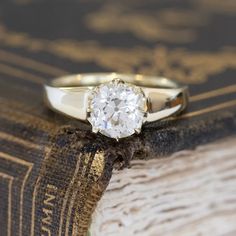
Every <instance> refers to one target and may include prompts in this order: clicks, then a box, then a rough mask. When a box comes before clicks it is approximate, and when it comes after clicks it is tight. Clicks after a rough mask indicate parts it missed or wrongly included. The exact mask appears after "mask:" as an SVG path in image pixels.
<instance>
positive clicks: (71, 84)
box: [44, 73, 188, 140]
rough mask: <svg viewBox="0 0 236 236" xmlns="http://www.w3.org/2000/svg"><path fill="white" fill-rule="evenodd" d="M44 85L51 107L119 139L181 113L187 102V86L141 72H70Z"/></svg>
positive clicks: (95, 130)
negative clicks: (145, 124)
mask: <svg viewBox="0 0 236 236" xmlns="http://www.w3.org/2000/svg"><path fill="white" fill-rule="evenodd" d="M44 88H45V93H46V101H47V104H48V106H49V107H50V108H51V109H53V110H55V111H57V112H60V113H63V114H65V115H67V116H70V117H73V118H76V119H79V120H85V121H88V122H89V123H90V124H91V125H92V131H93V132H95V133H97V132H99V133H101V134H103V135H105V136H107V137H110V138H114V139H117V140H119V139H121V138H125V137H128V136H131V135H133V134H134V133H140V132H141V128H142V125H143V124H144V123H146V122H153V121H158V120H161V119H164V118H167V117H169V116H172V115H177V114H179V113H180V112H181V111H183V110H184V109H185V108H186V106H187V103H188V89H187V87H186V86H180V85H179V84H178V83H176V82H174V81H172V80H170V79H167V78H162V77H156V76H144V75H140V74H136V75H133V74H117V73H91V74H78V75H69V76H64V77H61V78H57V79H54V80H52V81H51V82H50V83H48V84H46V85H45V86H44Z"/></svg>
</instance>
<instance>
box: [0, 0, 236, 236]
mask: <svg viewBox="0 0 236 236" xmlns="http://www.w3.org/2000/svg"><path fill="white" fill-rule="evenodd" d="M0 9H1V11H0V16H1V18H0V19H1V20H0V229H1V231H0V232H1V235H4V236H5V235H85V234H86V233H87V232H88V229H89V228H90V231H91V233H92V234H94V235H99V234H100V235H101V234H102V233H101V232H106V235H107V234H108V235H109V233H108V232H110V233H111V235H112V233H113V232H114V230H115V232H116V233H117V235H119V234H121V232H122V233H123V234H125V232H129V233H130V235H131V233H134V232H140V233H139V234H140V235H141V234H142V235H145V227H143V226H144V225H145V226H146V227H147V233H148V232H150V235H152V234H153V232H152V230H154V233H155V230H156V228H155V227H154V228H153V227H152V226H153V225H154V224H156V221H153V219H154V217H153V216H154V215H155V214H156V212H151V213H150V217H149V216H147V215H145V214H143V212H142V211H140V214H143V216H142V217H144V216H146V221H145V222H142V224H140V227H141V228H140V230H139V227H138V225H137V224H134V226H133V227H131V226H129V222H132V221H130V219H129V217H130V215H132V214H135V212H138V211H139V209H140V208H139V206H140V205H136V204H138V203H143V204H146V205H147V206H149V207H150V208H153V210H154V211H155V210H156V209H158V210H157V213H158V212H159V211H161V209H164V211H165V210H166V211H167V212H166V214H168V212H170V214H171V215H172V213H173V214H174V213H175V211H174V210H173V211H172V212H171V211H170V209H171V206H173V208H175V207H180V208H181V207H182V208H183V212H181V214H184V213H186V214H187V213H188V210H190V209H191V208H190V204H191V203H193V204H194V202H193V201H194V200H195V204H197V202H196V200H197V198H196V197H195V196H194V198H193V201H192V202H191V196H189V197H188V198H187V199H188V200H187V202H185V203H186V204H182V205H181V206H180V205H174V204H173V205H171V203H172V202H171V201H174V196H176V197H178V196H177V194H176V191H178V188H179V191H180V192H183V189H184V181H181V178H188V177H189V178H190V177H191V179H189V180H188V182H187V184H191V183H192V184H193V186H195V185H194V184H195V183H197V180H199V181H200V180H204V181H206V183H205V185H204V184H203V187H202V188H199V191H204V186H205V188H207V190H209V188H210V187H211V185H210V184H207V183H211V182H212V183H215V184H217V186H218V185H219V188H217V187H214V188H213V187H212V190H213V191H209V193H211V194H210V195H207V197H209V198H208V199H205V198H204V199H203V200H205V202H206V203H207V204H208V205H207V206H208V208H207V209H208V211H207V212H205V211H204V209H206V208H200V209H199V212H198V213H199V216H201V217H199V218H196V220H197V219H201V220H202V219H203V217H204V212H205V213H208V214H216V212H215V211H214V210H215V209H219V210H220V211H221V212H220V213H219V214H218V215H217V216H215V217H209V218H208V219H209V221H208V222H209V224H207V225H205V226H204V227H203V228H201V229H202V230H203V229H204V230H206V231H204V232H203V235H204V234H205V235H207V233H206V232H209V230H210V229H211V228H210V227H212V228H214V227H216V228H217V227H218V226H219V227H220V225H222V224H218V222H219V221H220V222H226V221H227V224H226V223H225V224H224V225H225V226H226V228H225V229H221V230H222V231H219V232H222V234H223V233H229V232H232V233H234V232H235V228H233V226H232V224H231V222H233V221H234V218H235V214H234V210H235V208H234V207H235V206H234V204H233V202H234V201H235V198H234V196H235V194H234V191H233V190H232V189H231V187H230V186H234V180H233V171H234V165H235V164H234V162H233V160H232V155H233V153H234V151H235V150H234V143H235V139H233V138H232V139H228V137H229V136H232V135H233V134H235V130H236V85H235V68H236V63H235V62H236V56H235V55H236V54H235V47H234V42H235V32H234V31H233V30H232V29H234V13H235V3H234V2H233V1H224V2H222V1H211V0H202V1H194V0H193V1H189V2H182V3H181V4H178V5H177V3H176V1H159V2H157V1H148V2H144V1H129V2H127V1H119V2H115V1H114V2H113V1H107V2H103V3H101V2H98V1H92V0H91V1H81V2H72V1H71V2H61V1H60V2H58V1H22V0H16V1H14V2H12V1H2V2H1V3H0ZM94 71H117V72H140V73H145V74H158V75H165V76H166V77H170V78H172V79H176V80H178V81H181V82H184V83H186V84H188V85H189V88H190V94H191V98H190V105H189V108H188V111H187V112H186V113H184V114H182V115H181V116H180V117H176V118H172V119H169V120H165V121H162V122H158V123H152V124H149V125H147V126H145V127H144V129H143V132H142V134H141V135H139V136H134V137H132V138H129V139H125V140H121V141H120V142H118V143H117V142H116V141H113V140H109V139H107V138H104V137H102V136H100V135H93V134H91V132H90V127H89V126H88V125H86V124H84V123H81V122H78V121H75V120H71V119H68V118H66V117H63V116H61V115H58V114H55V113H53V112H51V111H49V110H48V109H47V108H46V107H45V106H44V101H43V92H42V84H43V83H44V82H45V81H47V80H50V79H51V78H53V77H58V76H61V75H64V74H69V73H81V72H94ZM219 139H221V140H223V141H219ZM210 142H215V144H209V143H210ZM199 145H200V146H201V145H207V146H205V147H201V148H197V149H196V150H195V151H184V152H180V154H173V153H175V152H177V151H181V150H190V149H194V148H196V147H197V146H199ZM227 150H228V151H227ZM201 152H203V156H204V157H205V156H206V157H205V158H204V160H203V159H202V158H201V159H200V157H199V154H198V153H201ZM186 153H187V154H186ZM208 153H209V154H208ZM219 153H222V156H220V157H219V156H218V157H217V156H216V157H214V155H216V154H217V155H219ZM175 155H176V156H175ZM164 156H165V157H169V158H166V159H162V157H164ZM131 160H132V162H130V161H131ZM190 160H191V161H190ZM224 161H225V162H224ZM168 163H170V170H169V172H168V173H170V175H171V171H175V172H176V173H179V171H180V170H181V168H182V167H183V168H184V169H185V170H186V172H191V168H193V169H194V168H196V169H195V172H192V173H190V174H189V175H188V173H182V175H177V176H179V178H180V182H179V184H180V183H181V186H180V185H178V186H172V185H171V183H173V184H174V182H173V179H172V178H171V176H169V177H168V175H167V176H165V175H164V172H163V171H164V170H165V168H167V167H168ZM178 163H179V165H180V166H181V168H179V169H176V168H178V165H177V164H178ZM150 165H151V166H152V165H153V168H150ZM207 165H210V166H207ZM227 165H229V172H228V173H229V174H232V176H227V175H225V169H227V168H228V166H227ZM165 166H166V167H165ZM171 166H172V167H173V168H172V169H171ZM197 166H199V167H198V168H199V170H198V169H197ZM127 167H132V168H131V169H126V168H127ZM162 168H164V169H163V170H162ZM218 168H219V173H222V175H221V174H219V175H215V173H216V172H217V170H218ZM121 169H125V170H123V172H118V170H120V171H121ZM137 169H139V171H140V173H142V172H143V171H145V172H147V174H146V175H147V176H149V177H151V176H152V173H153V171H154V173H153V176H157V175H158V173H160V174H159V175H158V176H162V177H163V179H164V180H165V181H167V179H168V178H169V179H170V183H169V184H170V185H167V188H170V189H169V190H171V189H172V188H173V189H175V192H174V193H173V194H174V196H172V197H173V198H171V196H170V195H169V194H168V193H166V192H165V191H164V190H163V189H161V190H162V191H160V192H158V191H157V190H155V191H153V193H154V194H159V195H160V196H158V199H160V198H159V197H161V199H163V201H164V200H165V196H167V197H169V198H167V199H166V200H165V201H166V202H165V201H164V202H162V201H160V202H159V200H157V203H155V198H152V201H151V205H148V204H147V203H148V198H147V196H146V195H145V194H144V195H145V197H144V198H143V199H140V201H139V199H138V198H136V199H135V196H136V195H135V194H134V195H130V193H132V191H133V187H135V186H136V185H139V186H141V187H139V189H140V190H141V189H145V188H144V187H146V186H147V190H148V189H149V190H150V188H148V185H149V187H152V186H153V185H152V184H154V183H155V184H156V185H157V187H158V186H159V187H161V186H160V185H161V183H162V182H161V181H160V180H159V177H158V178H157V179H156V180H155V181H153V182H152V181H151V182H152V183H148V182H147V183H148V184H145V183H144V182H142V178H144V179H143V181H144V180H145V179H147V178H146V177H147V176H146V177H145V176H144V175H140V177H138V176H136V177H135V175H134V177H135V183H134V186H132V187H131V185H129V187H127V188H126V189H127V194H128V196H129V198H128V199H127V200H126V198H125V193H126V192H125V191H124V190H123V187H121V186H122V184H124V183H125V181H126V177H127V181H131V177H130V176H131V175H132V173H134V174H138V172H137V171H135V170H137ZM201 169H202V170H203V175H202V176H203V177H202V179H201V175H200V174H201ZM113 171H115V172H114V175H113V178H112V182H111V184H110V185H109V181H110V179H111V176H112V173H113ZM129 171H130V172H129ZM194 173H195V174H194ZM217 173H218V172H217ZM179 174H180V173H179ZM166 178H167V179H166ZM176 178H177V177H176ZM214 178H219V179H220V178H222V179H223V180H224V181H226V183H227V184H228V185H229V186H228V185H225V186H223V182H221V181H220V180H219V179H218V180H215V179H214ZM150 179H151V178H150ZM150 179H149V180H150ZM231 179H232V180H231ZM223 180H222V181H223ZM118 182H120V185H119V184H118ZM116 186H117V187H118V188H120V190H119V189H117V190H115V189H116ZM107 187H108V189H107ZM196 188H197V185H196ZM106 189H107V192H106ZM195 191H197V190H195ZM217 191H221V194H220V195H219V196H222V197H223V198H222V199H224V202H222V205H221V206H222V208H217V207H215V205H216V204H217V205H218V204H221V203H219V201H215V200H214V199H215V198H214V194H217ZM206 192H208V191H206ZM116 193H117V194H118V195H119V196H120V199H124V200H123V201H124V202H122V204H121V205H120V207H123V208H124V209H127V211H126V210H124V211H119V214H122V213H123V215H116V214H118V211H116V209H114V206H115V205H116V204H119V203H120V202H119V201H120V200H119V199H116V198H115V195H116ZM149 193H150V192H149V191H147V194H149ZM188 193H189V192H188ZM193 193H195V192H193ZM103 194H104V198H103V199H102V200H101V202H99V200H100V199H101V197H102V195H103ZM165 194H166V195H165ZM170 194H171V193H170ZM198 194H199V195H201V194H200V193H198ZM109 196H111V197H112V198H113V197H114V199H113V200H114V201H110V205H109V198H110V197H109ZM203 196H206V195H203ZM133 197H134V198H133ZM217 199H219V198H217ZM129 201H130V202H129ZM98 202H99V205H98V208H97V209H96V206H97V203H98ZM177 203H180V202H178V201H177ZM188 203H189V205H188ZM231 203H232V204H231ZM165 204H169V205H168V208H165V206H166V205H165ZM202 204H203V203H201V204H200V206H203V205H202ZM156 205H157V206H156ZM106 206H108V207H107V208H106ZM109 206H110V207H111V208H110V210H109ZM136 206H137V207H136ZM207 206H205V207H207ZM156 207H157V208H156ZM117 209H120V208H119V207H117ZM184 209H186V212H185V210H184ZM94 211H95V214H94V215H93V222H92V224H91V219H92V213H93V212H94ZM124 212H126V213H125V214H124ZM110 213H111V214H112V215H113V213H114V214H115V215H113V216H112V217H111V220H115V221H116V222H115V223H114V221H110V222H109V221H108V220H107V219H108V218H109V216H110V215H109V214H110ZM177 213H178V214H176V215H173V216H172V217H177V218H180V215H179V211H177ZM139 216H140V215H139V214H138V213H137V217H138V218H136V219H137V221H139V220H142V217H139ZM193 216H196V215H195V214H194V215H193ZM168 219H169V218H168V217H167V218H163V220H165V221H166V220H168ZM191 220H193V218H191V219H190V218H189V221H186V224H188V225H187V227H189V229H190V228H191V227H195V226H196V225H194V224H192V222H193V221H191ZM120 222H121V223H120ZM171 222H172V223H173V225H172V223H171ZM177 223H178V222H177ZM177 223H176V221H174V220H173V221H171V220H169V224H168V227H170V231H169V234H171V233H172V232H173V231H171V230H173V229H174V227H175V226H176V227H177V226H180V224H177ZM90 225H91V227H90ZM157 225H158V224H157ZM149 226H150V227H149ZM115 227H117V229H115ZM118 228H119V229H120V230H118ZM148 229H150V230H151V231H148ZM103 230H104V231H103ZM181 230H183V231H182V232H184V233H185V232H189V231H187V228H181ZM197 230H199V229H197ZM223 230H224V231H223ZM162 232H165V233H166V232H167V231H164V229H163V228H161V229H160V231H158V233H162ZM180 232H181V231H180ZM197 232H199V231H197ZM102 235H103V234H102Z"/></svg>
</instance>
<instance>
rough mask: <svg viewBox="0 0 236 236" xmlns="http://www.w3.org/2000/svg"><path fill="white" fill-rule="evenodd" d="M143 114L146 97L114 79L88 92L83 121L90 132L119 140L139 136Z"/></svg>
mask: <svg viewBox="0 0 236 236" xmlns="http://www.w3.org/2000/svg"><path fill="white" fill-rule="evenodd" d="M146 113H147V98H146V97H145V95H144V93H143V91H142V89H141V88H139V87H137V86H135V85H132V84H128V83H125V82H124V81H123V80H122V79H119V78H115V79H113V80H112V81H110V82H107V83H104V84H101V85H100V86H97V87H96V88H94V89H93V90H92V91H91V94H90V96H89V98H88V109H87V117H88V118H87V120H88V121H89V122H90V123H91V125H92V131H93V132H94V133H97V132H100V133H101V134H103V135H105V136H108V137H110V138H114V139H116V140H117V141H118V140H119V139H120V138H125V137H128V136H131V135H132V134H134V133H136V134H138V133H140V132H141V127H142V124H143V122H144V119H145V117H146Z"/></svg>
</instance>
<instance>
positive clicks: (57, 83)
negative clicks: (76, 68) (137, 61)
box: [49, 73, 180, 88]
mask: <svg viewBox="0 0 236 236" xmlns="http://www.w3.org/2000/svg"><path fill="white" fill-rule="evenodd" d="M116 78H121V79H122V80H123V81H125V82H127V83H131V84H134V85H136V86H141V87H149V88H158V87H159V88H179V87H180V85H179V84H178V83H176V82H174V81H172V80H170V79H167V78H163V77H156V76H146V75H145V76H144V75H140V74H117V73H88V74H77V75H69V76H64V77H61V78H57V79H54V80H52V81H51V82H50V84H49V86H52V87H90V86H98V85H100V84H103V83H106V82H109V81H111V80H113V79H116Z"/></svg>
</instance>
